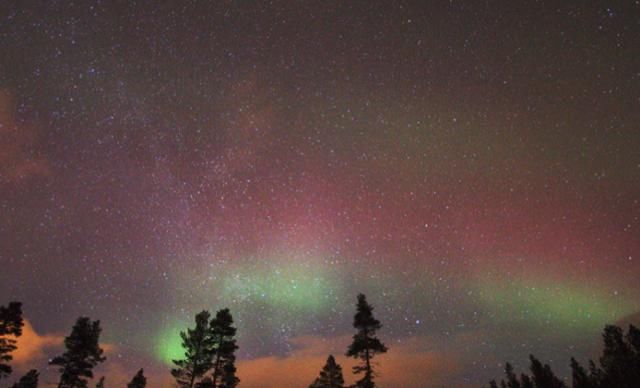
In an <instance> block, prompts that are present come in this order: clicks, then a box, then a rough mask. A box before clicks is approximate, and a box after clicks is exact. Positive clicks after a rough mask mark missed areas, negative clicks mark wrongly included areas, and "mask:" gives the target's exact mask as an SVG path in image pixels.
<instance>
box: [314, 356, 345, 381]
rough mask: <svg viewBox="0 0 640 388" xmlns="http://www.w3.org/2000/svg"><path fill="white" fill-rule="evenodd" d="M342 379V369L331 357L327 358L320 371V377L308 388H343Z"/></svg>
mask: <svg viewBox="0 0 640 388" xmlns="http://www.w3.org/2000/svg"><path fill="white" fill-rule="evenodd" d="M343 387H344V378H343V377H342V367H341V366H340V365H338V364H337V363H336V359H335V358H333V356H332V355H329V358H327V363H326V364H325V365H324V367H323V368H322V371H320V376H319V377H318V378H316V380H315V381H314V382H313V384H311V385H310V386H309V388H343Z"/></svg>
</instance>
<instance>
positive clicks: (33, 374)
mask: <svg viewBox="0 0 640 388" xmlns="http://www.w3.org/2000/svg"><path fill="white" fill-rule="evenodd" d="M38 377H39V373H38V371H37V370H35V369H31V370H30V371H29V372H27V374H26V375H24V376H22V377H21V378H20V380H19V381H18V382H17V383H15V384H13V385H12V386H11V388H37V387H38Z"/></svg>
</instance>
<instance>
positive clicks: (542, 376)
mask: <svg viewBox="0 0 640 388" xmlns="http://www.w3.org/2000/svg"><path fill="white" fill-rule="evenodd" d="M529 360H531V368H530V369H531V374H532V379H533V383H534V384H535V386H536V387H537V388H564V387H566V385H565V383H563V382H562V380H560V379H559V378H558V377H556V375H555V374H554V373H553V371H552V370H551V366H549V364H544V365H542V363H541V362H540V360H538V359H537V358H535V357H534V356H533V355H530V356H529Z"/></svg>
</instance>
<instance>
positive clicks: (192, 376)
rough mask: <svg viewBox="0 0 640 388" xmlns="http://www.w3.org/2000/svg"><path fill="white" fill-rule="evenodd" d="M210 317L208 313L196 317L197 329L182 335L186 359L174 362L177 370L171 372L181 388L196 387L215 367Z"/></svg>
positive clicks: (201, 313) (203, 312)
mask: <svg viewBox="0 0 640 388" xmlns="http://www.w3.org/2000/svg"><path fill="white" fill-rule="evenodd" d="M210 316H211V315H210V314H209V312H208V311H202V312H200V313H199V314H197V315H196V327H195V328H193V329H187V331H186V332H184V331H183V332H181V333H180V337H181V338H182V347H183V348H184V350H185V353H184V357H185V358H184V359H182V360H173V363H174V364H175V365H176V367H177V368H174V369H172V370H171V375H173V377H175V379H176V382H177V383H178V386H179V387H182V388H193V387H195V386H196V385H197V384H198V383H200V382H201V380H202V379H203V377H204V375H205V374H206V373H207V372H208V371H209V370H210V369H211V367H212V366H213V362H212V358H213V341H212V337H211V331H210V329H209V317H210ZM198 386H200V385H198Z"/></svg>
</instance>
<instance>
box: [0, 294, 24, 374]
mask: <svg viewBox="0 0 640 388" xmlns="http://www.w3.org/2000/svg"><path fill="white" fill-rule="evenodd" d="M23 325H24V322H23V320H22V303H20V302H11V303H9V305H8V306H7V307H5V306H0V379H2V378H3V377H7V376H8V375H9V374H11V371H12V369H11V366H9V364H8V363H9V362H10V361H11V360H12V359H13V357H12V356H11V352H13V351H14V350H16V340H15V339H16V338H17V337H20V336H21V335H22V326H23Z"/></svg>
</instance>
